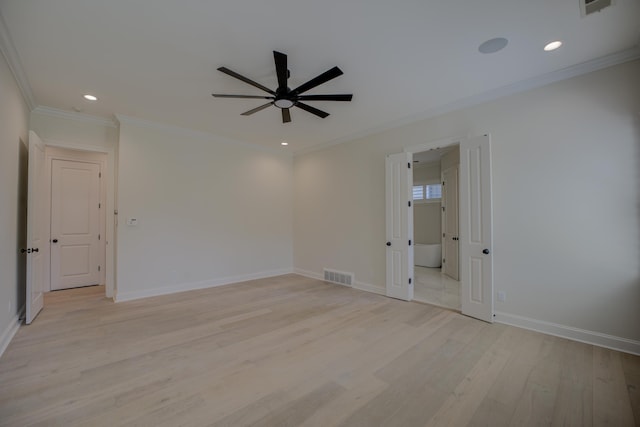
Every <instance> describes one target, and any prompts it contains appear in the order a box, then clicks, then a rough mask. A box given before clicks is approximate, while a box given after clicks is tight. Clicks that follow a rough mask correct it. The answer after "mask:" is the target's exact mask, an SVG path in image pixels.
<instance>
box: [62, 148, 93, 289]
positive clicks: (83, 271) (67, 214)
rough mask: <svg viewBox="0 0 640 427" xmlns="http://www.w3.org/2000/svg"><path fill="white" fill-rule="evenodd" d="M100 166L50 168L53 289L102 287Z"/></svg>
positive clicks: (69, 163)
mask: <svg viewBox="0 0 640 427" xmlns="http://www.w3.org/2000/svg"><path fill="white" fill-rule="evenodd" d="M99 174H100V165H98V164H96V163H85V162H77V161H69V160H53V161H52V164H51V289H67V288H73V287H78V286H87V285H94V284H99V283H100V277H101V274H100V270H99V265H100V241H99V234H100V210H99V203H100V178H99V176H100V175H99Z"/></svg>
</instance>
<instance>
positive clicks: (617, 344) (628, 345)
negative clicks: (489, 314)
mask: <svg viewBox="0 0 640 427" xmlns="http://www.w3.org/2000/svg"><path fill="white" fill-rule="evenodd" d="M494 320H495V321H496V322H497V323H504V324H505V325H511V326H516V327H519V328H523V329H529V330H531V331H536V332H542V333H543V334H548V335H553V336H556V337H561V338H567V339H570V340H573V341H579V342H583V343H586V344H592V345H597V346H600V347H605V348H610V349H612V350H617V351H623V352H625V353H631V354H636V355H640V341H635V340H630V339H627V338H620V337H616V336H614V335H608V334H603V333H600V332H593V331H587V330H584V329H579V328H574V327H571V326H565V325H558V324H556V323H550V322H544V321H542V320H536V319H530V318H528V317H522V316H516V315H514V314H507V313H500V312H496V313H495V317H494Z"/></svg>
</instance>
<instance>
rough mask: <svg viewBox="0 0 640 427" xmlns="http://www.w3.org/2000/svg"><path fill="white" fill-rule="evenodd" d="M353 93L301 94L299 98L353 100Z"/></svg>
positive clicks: (309, 99) (305, 99)
mask: <svg viewBox="0 0 640 427" xmlns="http://www.w3.org/2000/svg"><path fill="white" fill-rule="evenodd" d="M351 98H353V95H352V94H348V95H347V94H342V95H300V96H299V97H298V99H300V100H302V101H351Z"/></svg>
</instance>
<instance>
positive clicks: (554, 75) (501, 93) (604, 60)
mask: <svg viewBox="0 0 640 427" xmlns="http://www.w3.org/2000/svg"><path fill="white" fill-rule="evenodd" d="M636 59H640V43H639V44H638V45H636V46H634V47H632V48H630V49H626V50H623V51H620V52H616V53H613V54H611V55H606V56H602V57H600V58H596V59H592V60H590V61H586V62H582V63H580V64H576V65H572V66H570V67H567V68H563V69H560V70H556V71H551V72H549V73H546V74H542V75H540V76H537V77H533V78H530V79H527V80H522V81H520V82H517V83H513V84H510V85H506V86H502V87H499V88H496V89H492V90H489V91H486V92H483V93H480V94H478V95H474V96H470V97H467V98H462V99H459V100H457V101H454V102H452V103H449V104H446V105H442V106H439V107H435V108H431V109H429V110H426V111H423V112H421V113H418V114H413V115H410V116H406V117H403V118H400V119H397V120H393V121H390V122H386V123H383V124H381V125H379V126H374V127H372V128H368V129H365V130H363V131H361V132H356V133H352V134H349V135H347V136H344V137H342V138H338V139H334V140H332V141H327V142H323V143H319V144H316V145H314V146H312V147H308V148H303V149H301V150H298V151H296V152H295V154H294V156H299V155H303V154H307V153H311V152H313V151H319V150H324V149H326V148H329V147H332V146H334V145H339V144H343V143H345V142H349V141H355V140H357V139H361V138H364V137H367V136H370V135H375V134H378V133H382V132H385V131H388V130H391V129H396V128H399V127H402V126H406V125H408V124H411V123H416V122H420V121H423V120H427V119H431V118H434V117H437V116H441V115H443V114H446V113H450V112H453V111H458V110H462V109H463V108H469V107H474V106H476V105H480V104H483V103H485V102H489V101H493V100H496V99H499V98H504V97H507V96H509V95H515V94H517V93H521V92H525V91H528V90H531V89H536V88H539V87H542V86H546V85H549V84H551V83H556V82H559V81H562V80H566V79H570V78H572V77H577V76H581V75H583V74H588V73H592V72H594V71H598V70H601V69H604V68H608V67H612V66H614V65H619V64H623V63H625V62H630V61H635V60H636Z"/></svg>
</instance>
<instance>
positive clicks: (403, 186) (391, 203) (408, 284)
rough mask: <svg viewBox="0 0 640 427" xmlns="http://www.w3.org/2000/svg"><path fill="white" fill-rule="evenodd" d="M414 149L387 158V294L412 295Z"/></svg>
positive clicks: (397, 296) (400, 297) (399, 297)
mask: <svg viewBox="0 0 640 427" xmlns="http://www.w3.org/2000/svg"><path fill="white" fill-rule="evenodd" d="M412 159H413V155H412V154H411V153H398V154H392V155H390V156H387V159H386V165H385V166H386V206H387V209H386V211H387V212H386V229H387V296H389V297H392V298H398V299H403V300H406V301H411V300H412V299H413V283H412V281H413V246H412V242H411V241H410V239H411V238H412V237H413V209H412V207H411V204H412V203H413V202H412V201H411V199H412V195H411V189H412V185H413V173H412V172H413V170H412Z"/></svg>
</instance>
